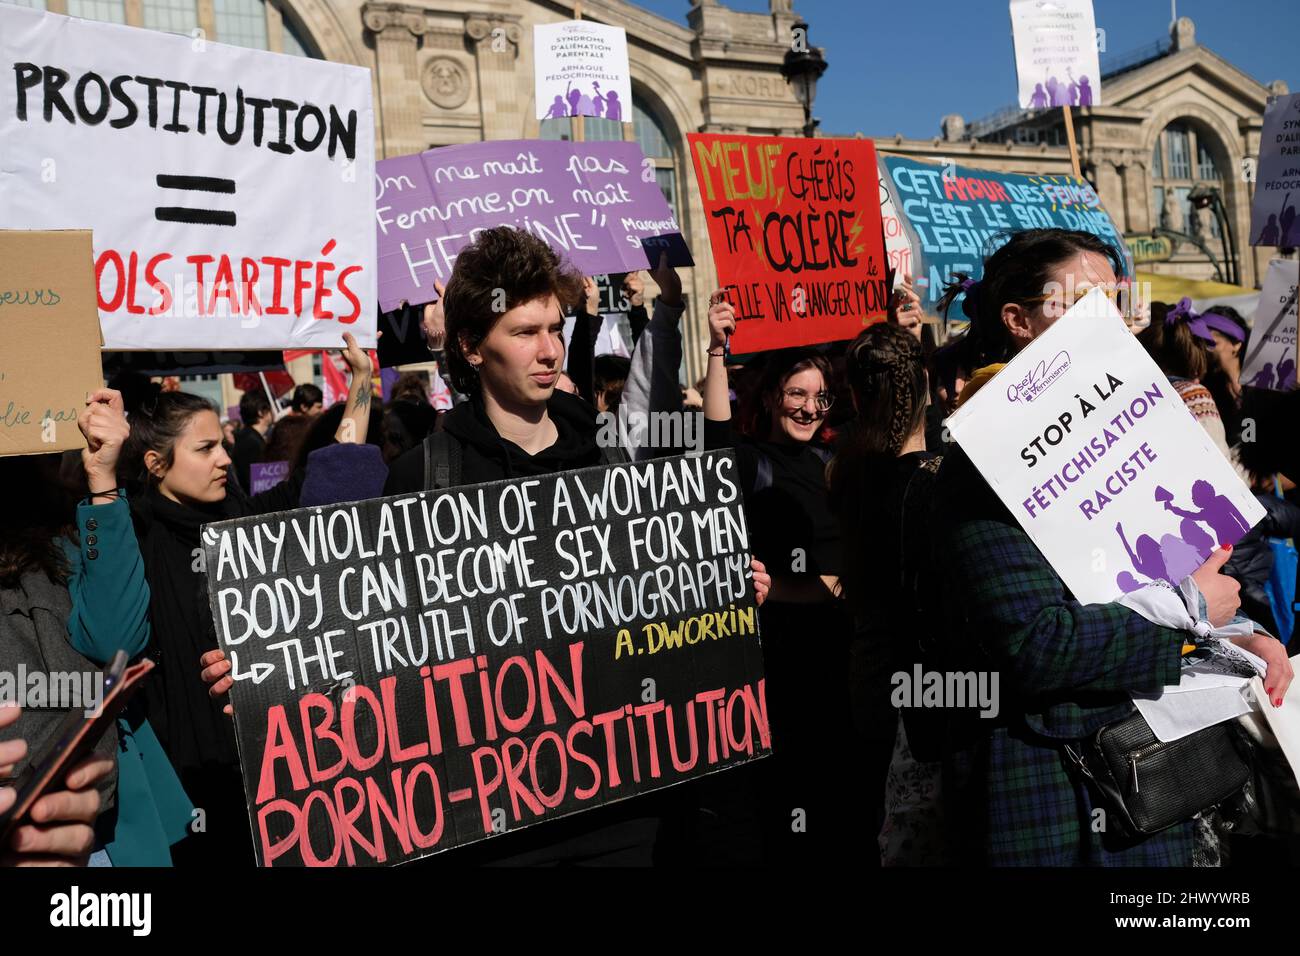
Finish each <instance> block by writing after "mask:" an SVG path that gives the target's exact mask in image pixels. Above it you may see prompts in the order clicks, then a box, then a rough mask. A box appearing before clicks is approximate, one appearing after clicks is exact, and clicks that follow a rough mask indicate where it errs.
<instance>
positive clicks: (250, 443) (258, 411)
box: [230, 392, 272, 491]
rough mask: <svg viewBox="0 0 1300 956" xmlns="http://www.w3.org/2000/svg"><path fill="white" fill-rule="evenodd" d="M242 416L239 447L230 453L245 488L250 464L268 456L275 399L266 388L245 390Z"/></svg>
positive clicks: (236, 438)
mask: <svg viewBox="0 0 1300 956" xmlns="http://www.w3.org/2000/svg"><path fill="white" fill-rule="evenodd" d="M239 420H240V421H241V422H243V425H242V426H241V427H240V429H239V431H238V432H236V433H235V447H234V450H233V451H231V453H230V459H231V462H232V463H233V464H234V466H235V475H236V476H237V477H238V478H239V484H240V485H241V486H242V487H243V489H244V490H245V491H248V490H249V488H250V485H249V474H248V473H249V470H250V467H251V466H252V465H253V464H255V463H257V462H260V461H262V460H263V458H265V456H266V433H267V432H268V431H270V430H271V421H272V417H271V402H270V400H269V399H268V398H267V397H266V395H265V394H264V393H263V392H245V393H244V395H243V397H242V398H241V399H240V400H239Z"/></svg>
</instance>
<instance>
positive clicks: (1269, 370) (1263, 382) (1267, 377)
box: [1250, 362, 1273, 388]
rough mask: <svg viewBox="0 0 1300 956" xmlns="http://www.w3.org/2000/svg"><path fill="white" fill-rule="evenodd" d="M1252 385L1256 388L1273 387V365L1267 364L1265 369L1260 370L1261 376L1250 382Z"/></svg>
mask: <svg viewBox="0 0 1300 956" xmlns="http://www.w3.org/2000/svg"><path fill="white" fill-rule="evenodd" d="M1250 384H1251V385H1253V386H1255V387H1256V388H1272V387H1273V363H1272V362H1265V363H1264V367H1263V368H1262V369H1260V370H1259V374H1258V375H1256V376H1255V377H1254V378H1253V379H1251V380H1250Z"/></svg>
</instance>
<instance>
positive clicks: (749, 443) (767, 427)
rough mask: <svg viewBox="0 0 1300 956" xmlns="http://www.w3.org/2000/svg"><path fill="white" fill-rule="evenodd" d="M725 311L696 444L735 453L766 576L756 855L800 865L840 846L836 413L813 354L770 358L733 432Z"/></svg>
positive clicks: (712, 327) (843, 673)
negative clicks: (828, 428)
mask: <svg viewBox="0 0 1300 956" xmlns="http://www.w3.org/2000/svg"><path fill="white" fill-rule="evenodd" d="M735 325H736V318H735V312H734V311H733V310H732V307H731V305H730V304H729V303H727V302H726V301H725V300H724V299H723V298H722V296H721V294H719V293H715V295H714V296H713V300H712V304H711V306H710V309H709V359H708V363H709V364H708V373H707V375H706V377H705V382H704V442H705V447H706V448H709V449H718V448H735V450H736V459H737V465H738V468H739V479H740V485H741V488H742V489H743V491H744V495H745V515H746V520H747V523H748V528H749V531H750V543H751V547H752V549H753V552H754V555H755V557H757V558H759V559H760V560H762V561H763V562H764V564H765V565H766V567H767V569H768V573H770V574H771V576H772V590H771V591H770V593H769V595H768V600H767V602H766V603H765V605H764V606H763V608H762V610H761V612H760V627H761V634H762V644H763V655H764V660H765V667H766V673H767V701H768V714H769V720H770V724H771V729H772V735H773V738H772V739H773V744H772V749H773V753H774V755H775V756H774V758H773V759H772V760H771V761H761V762H760V763H762V764H771V766H770V767H768V768H761V767H755V768H754V769H755V770H756V771H758V773H757V776H758V777H760V778H761V779H759V780H758V781H757V783H756V787H757V791H758V797H759V806H758V812H759V814H760V815H761V819H762V836H763V851H764V855H765V856H766V858H767V859H768V860H769V861H770V860H791V859H799V860H808V859H809V856H810V854H813V855H815V854H818V853H822V852H825V853H826V854H827V855H830V854H832V853H834V852H835V850H836V849H837V847H836V846H835V845H834V844H839V846H840V847H842V844H843V836H844V834H843V831H842V830H841V829H840V828H839V826H838V824H837V823H836V817H837V814H838V813H840V812H842V806H841V807H840V809H838V810H837V809H836V805H835V804H834V803H833V801H834V800H836V799H842V797H843V794H844V793H845V792H847V791H846V790H845V787H846V786H847V785H848V782H847V781H846V780H844V779H842V778H841V777H840V776H839V774H841V773H842V772H843V771H844V768H846V766H847V764H848V763H850V762H847V761H845V760H844V759H843V754H844V751H843V750H842V749H840V748H841V747H843V746H846V741H845V740H844V738H843V737H841V736H838V735H840V734H843V733H845V730H844V728H845V727H846V726H847V724H848V716H849V714H848V680H847V665H848V642H849V637H850V632H851V627H850V625H849V622H848V618H847V617H846V615H845V613H844V611H843V609H842V603H841V602H840V600H839V571H840V530H839V525H838V522H837V521H836V519H835V516H834V514H833V513H832V511H831V509H830V506H829V504H828V501H827V490H826V464H827V462H828V461H829V459H830V453H829V451H828V450H827V449H825V448H824V447H822V446H821V445H819V444H818V443H817V435H818V432H819V431H820V429H821V428H822V426H823V423H824V422H825V419H826V413H827V411H828V410H829V409H830V408H831V406H832V405H833V403H834V389H833V383H832V374H831V364H830V362H829V361H828V360H827V358H826V357H825V356H823V355H821V354H820V353H818V352H814V351H810V350H789V351H781V352H774V353H769V354H766V355H764V356H762V357H761V358H760V359H758V360H757V361H760V362H761V363H762V366H761V371H760V372H759V374H758V376H757V379H756V387H755V389H754V392H753V394H752V396H750V397H749V398H748V400H747V401H742V402H741V409H742V414H744V413H745V412H748V414H745V419H746V422H747V427H746V428H744V429H743V431H738V430H737V429H735V428H733V423H732V420H731V403H730V401H729V398H728V384H727V368H726V358H725V355H726V344H727V337H728V336H729V335H730V334H731V333H732V332H733V331H734V330H735Z"/></svg>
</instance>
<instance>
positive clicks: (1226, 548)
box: [1219, 544, 1232, 551]
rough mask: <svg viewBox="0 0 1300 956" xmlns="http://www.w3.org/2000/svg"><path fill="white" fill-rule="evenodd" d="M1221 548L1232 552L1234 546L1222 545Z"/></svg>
mask: <svg viewBox="0 0 1300 956" xmlns="http://www.w3.org/2000/svg"><path fill="white" fill-rule="evenodd" d="M1219 547H1221V548H1222V549H1223V550H1224V551H1231V550H1232V545H1230V544H1221V545H1219Z"/></svg>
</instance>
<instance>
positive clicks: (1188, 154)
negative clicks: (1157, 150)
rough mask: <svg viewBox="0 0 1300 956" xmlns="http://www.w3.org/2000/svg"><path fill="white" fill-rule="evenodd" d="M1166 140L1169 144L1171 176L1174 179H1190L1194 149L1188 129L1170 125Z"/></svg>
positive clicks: (1166, 131)
mask: <svg viewBox="0 0 1300 956" xmlns="http://www.w3.org/2000/svg"><path fill="white" fill-rule="evenodd" d="M1165 141H1166V142H1167V143H1168V144H1169V172H1168V174H1169V176H1170V177H1171V178H1173V179H1190V178H1191V175H1192V150H1191V139H1190V137H1188V135H1187V130H1186V129H1183V128H1182V127H1178V126H1170V127H1168V128H1167V129H1166V130H1165Z"/></svg>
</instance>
